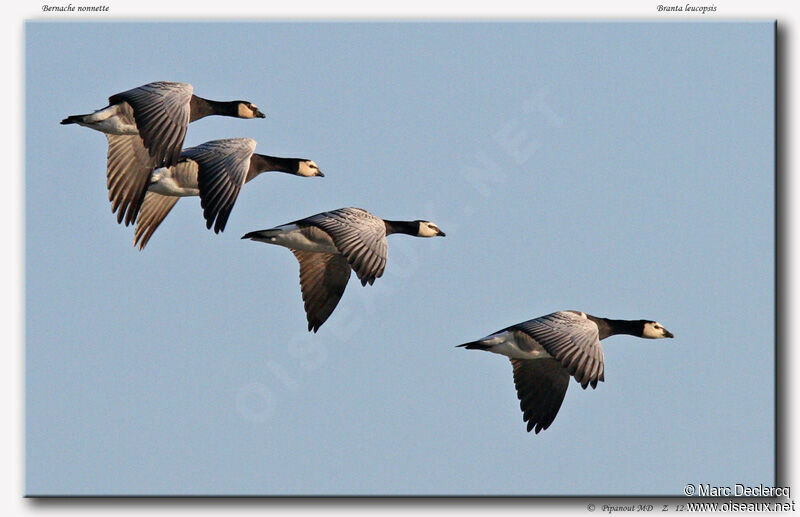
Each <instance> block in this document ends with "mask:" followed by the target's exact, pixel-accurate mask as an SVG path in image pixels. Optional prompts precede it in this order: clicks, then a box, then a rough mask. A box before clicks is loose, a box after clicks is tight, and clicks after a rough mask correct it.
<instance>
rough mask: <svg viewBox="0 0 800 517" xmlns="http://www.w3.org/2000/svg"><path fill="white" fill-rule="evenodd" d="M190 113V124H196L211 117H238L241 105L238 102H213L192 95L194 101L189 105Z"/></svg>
mask: <svg viewBox="0 0 800 517" xmlns="http://www.w3.org/2000/svg"><path fill="white" fill-rule="evenodd" d="M189 112H190V115H189V122H194V121H195V120H198V119H201V118H203V117H207V116H209V115H223V116H226V117H238V116H239V103H238V102H237V101H212V100H210V99H204V98H202V97H198V96H197V95H192V100H191V102H190V103H189Z"/></svg>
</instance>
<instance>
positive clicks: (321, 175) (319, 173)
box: [314, 169, 325, 178]
mask: <svg viewBox="0 0 800 517" xmlns="http://www.w3.org/2000/svg"><path fill="white" fill-rule="evenodd" d="M314 176H319V177H320V178H324V177H325V175H324V174H322V171H321V170H319V169H317V173H316V174H314Z"/></svg>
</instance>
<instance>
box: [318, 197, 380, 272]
mask: <svg viewBox="0 0 800 517" xmlns="http://www.w3.org/2000/svg"><path fill="white" fill-rule="evenodd" d="M305 222H308V223H310V224H313V225H314V226H317V227H318V228H321V229H322V230H324V231H325V232H326V233H327V234H328V235H330V236H331V238H332V239H333V243H334V244H335V245H336V248H337V249H338V250H339V251H340V252H341V253H342V255H344V257H345V258H346V259H347V263H348V264H350V266H351V267H352V268H353V270H354V271H355V272H356V275H357V276H358V279H359V280H361V285H367V283H369V284H370V285H372V283H373V282H375V279H376V278H380V277H381V276H382V275H383V271H384V269H385V268H386V257H387V254H388V246H387V244H386V225H385V224H384V222H383V219H380V218H378V217H375V216H374V215H372V214H370V213H369V212H367V211H366V210H363V209H361V208H340V209H338V210H333V211H330V212H323V213H321V214H317V215H313V216H311V217H309V218H307V219H305Z"/></svg>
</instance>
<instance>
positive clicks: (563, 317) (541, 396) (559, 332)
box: [458, 311, 674, 433]
mask: <svg viewBox="0 0 800 517" xmlns="http://www.w3.org/2000/svg"><path fill="white" fill-rule="evenodd" d="M616 334H628V335H631V336H636V337H641V338H648V339H658V338H671V337H674V336H673V335H672V333H671V332H669V331H668V330H667V329H665V328H664V327H663V326H661V324H660V323H658V322H656V321H650V320H633V321H629V320H612V319H607V318H598V317H595V316H590V315H589V314H585V313H583V312H578V311H559V312H554V313H552V314H548V315H547V316H542V317H540V318H535V319H532V320H528V321H524V322H522V323H517V324H516V325H512V326H510V327H508V328H505V329H503V330H500V331H497V332H495V333H494V334H490V335H488V336H486V337H485V338H483V339H479V340H478V341H471V342H469V343H464V344H463V345H458V346H461V347H465V348H467V349H468V350H486V351H488V352H494V353H496V354H502V355H505V356H507V357H508V358H509V359H511V366H512V367H513V369H514V384H515V386H516V388H517V396H518V398H519V400H520V409H522V412H523V416H522V419H523V421H525V422H527V423H528V432H530V431H531V429H533V428H534V427H535V428H536V432H537V433H538V432H539V431H541V430H542V429H547V428H548V427H549V426H550V424H551V423H552V422H553V420H554V419H555V417H556V414H557V413H558V410H559V408H561V403H562V402H563V400H564V395H565V394H566V393H567V385H568V384H569V378H570V376H572V377H575V380H576V381H578V382H579V383H580V384H581V386H582V387H583V389H586V387H587V386H588V385H590V384H591V385H592V388H595V387H596V386H597V382H598V381H603V380H604V377H603V348H602V346H600V340H601V339H605V338H607V337H609V336H613V335H616Z"/></svg>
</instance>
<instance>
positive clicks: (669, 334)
mask: <svg viewBox="0 0 800 517" xmlns="http://www.w3.org/2000/svg"><path fill="white" fill-rule="evenodd" d="M664 337H675V335H674V334H673V333H672V332H670V331H669V330H667V329H664Z"/></svg>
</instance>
